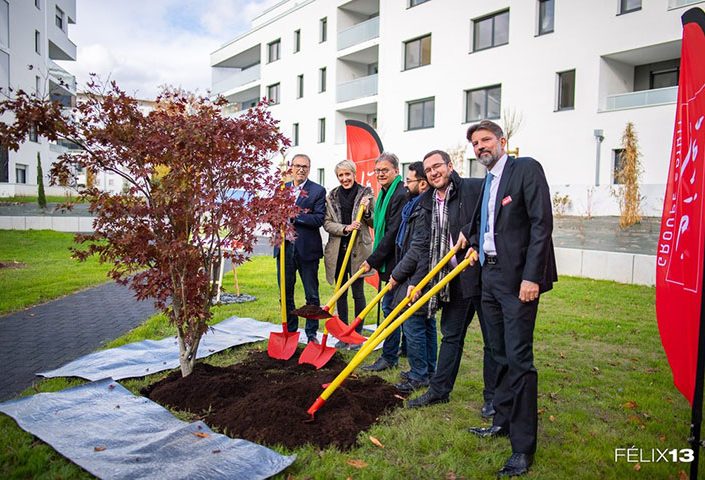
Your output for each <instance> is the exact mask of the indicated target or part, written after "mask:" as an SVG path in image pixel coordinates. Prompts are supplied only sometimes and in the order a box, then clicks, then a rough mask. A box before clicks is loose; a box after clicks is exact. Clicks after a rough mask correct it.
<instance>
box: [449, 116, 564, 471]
mask: <svg viewBox="0 0 705 480" xmlns="http://www.w3.org/2000/svg"><path fill="white" fill-rule="evenodd" d="M467 138H468V140H469V141H470V142H471V143H472V146H473V148H474V150H475V156H476V157H477V160H478V162H480V163H481V164H483V165H484V166H485V167H486V168H487V172H488V174H487V177H485V183H484V185H483V188H482V197H481V198H482V200H481V202H480V205H479V206H478V208H477V209H476V210H475V216H474V218H473V221H472V222H471V223H470V224H468V225H467V226H466V227H465V228H463V232H462V233H463V235H462V236H461V238H460V239H459V240H458V241H459V243H460V245H461V246H465V245H467V243H468V242H467V240H466V238H469V239H470V240H469V243H470V245H471V246H472V248H471V249H470V250H469V251H468V257H469V256H470V255H471V253H472V251H473V250H475V251H477V252H478V253H479V257H480V264H481V265H482V309H483V312H484V314H485V318H486V320H487V324H488V330H489V340H490V347H491V350H492V355H493V356H494V358H495V360H496V361H497V363H498V364H499V372H498V375H497V388H496V391H495V397H494V407H495V410H496V414H495V416H494V420H493V423H492V426H491V427H486V428H483V427H474V428H470V429H469V430H470V432H472V433H474V434H475V435H478V436H480V437H496V436H509V439H510V441H511V444H512V455H511V457H510V458H509V459H508V460H507V462H506V463H505V465H504V467H503V468H502V469H501V470H500V471H499V472H498V474H499V475H500V476H515V475H523V474H525V473H526V472H528V470H529V467H530V466H531V464H532V462H533V456H534V453H535V452H536V432H537V428H538V408H537V403H538V400H537V396H538V375H537V372H536V368H535V366H534V352H533V335H534V324H535V322H536V313H537V310H538V305H539V295H540V294H541V293H543V292H546V291H548V290H550V289H551V288H552V286H553V282H554V281H557V280H558V276H557V273H556V264H555V258H554V253H553V242H552V239H551V234H552V231H553V215H552V212H551V195H550V192H549V188H548V183H547V182H546V176H545V175H544V172H543V169H542V168H541V165H540V164H539V163H538V162H537V161H536V160H534V159H533V158H528V157H527V158H512V157H508V156H507V154H506V153H505V146H506V144H507V141H506V138H505V137H504V133H503V132H502V129H501V128H500V127H499V125H497V124H495V123H494V122H490V121H488V120H483V121H481V122H480V123H478V124H476V125H473V126H471V127H470V128H469V129H468V133H467Z"/></svg>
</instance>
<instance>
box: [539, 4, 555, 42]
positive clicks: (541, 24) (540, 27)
mask: <svg viewBox="0 0 705 480" xmlns="http://www.w3.org/2000/svg"><path fill="white" fill-rule="evenodd" d="M546 4H550V5H551V17H552V19H551V28H550V29H548V30H543V27H542V26H543V21H542V20H543V16H542V14H543V15H545V13H546V12H545V11H542V8H541V7H542V6H543V5H546ZM537 7H538V25H537V26H536V32H537V33H536V36H537V37H539V36H541V35H548V34H549V33H553V32H554V31H555V29H556V2H555V0H538V5H537Z"/></svg>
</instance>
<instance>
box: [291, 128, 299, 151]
mask: <svg viewBox="0 0 705 480" xmlns="http://www.w3.org/2000/svg"><path fill="white" fill-rule="evenodd" d="M291 146H292V147H298V146H299V122H294V124H293V125H292V128H291Z"/></svg>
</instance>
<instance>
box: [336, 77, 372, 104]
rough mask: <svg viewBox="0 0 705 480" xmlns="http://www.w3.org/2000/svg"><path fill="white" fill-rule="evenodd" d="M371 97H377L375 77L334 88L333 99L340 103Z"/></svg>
mask: <svg viewBox="0 0 705 480" xmlns="http://www.w3.org/2000/svg"><path fill="white" fill-rule="evenodd" d="M372 95H377V75H369V76H367V77H362V78H357V79H355V80H351V81H349V82H345V83H341V84H339V85H338V87H337V88H336V95H335V98H336V100H337V101H338V103H340V102H347V101H349V100H355V99H357V98H364V97H370V96H372Z"/></svg>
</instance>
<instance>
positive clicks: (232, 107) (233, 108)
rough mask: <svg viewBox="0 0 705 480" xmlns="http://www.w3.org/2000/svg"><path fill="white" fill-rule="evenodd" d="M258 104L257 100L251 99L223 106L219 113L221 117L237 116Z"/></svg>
mask: <svg viewBox="0 0 705 480" xmlns="http://www.w3.org/2000/svg"><path fill="white" fill-rule="evenodd" d="M258 102H259V98H251V99H249V100H244V101H242V102H239V103H228V104H227V105H224V106H223V108H222V109H221V113H222V114H223V115H233V116H239V115H242V114H243V113H245V112H246V111H247V110H249V109H250V108H252V107H254V106H255V105H257V103H258Z"/></svg>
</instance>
